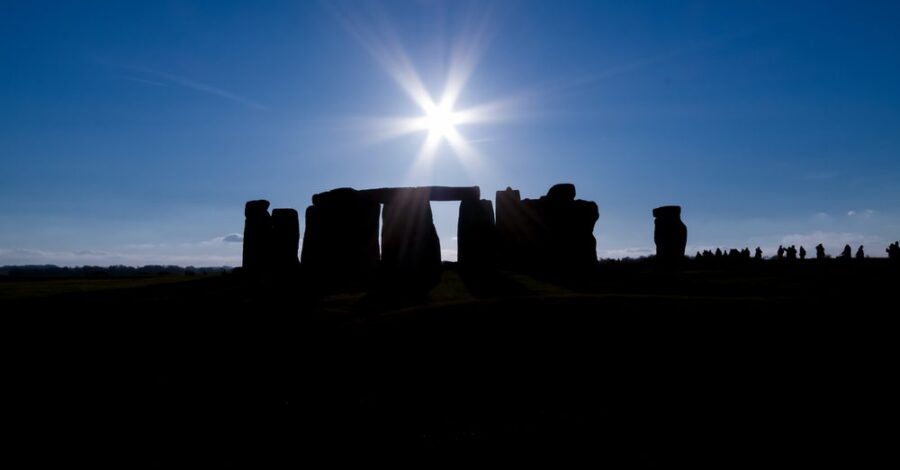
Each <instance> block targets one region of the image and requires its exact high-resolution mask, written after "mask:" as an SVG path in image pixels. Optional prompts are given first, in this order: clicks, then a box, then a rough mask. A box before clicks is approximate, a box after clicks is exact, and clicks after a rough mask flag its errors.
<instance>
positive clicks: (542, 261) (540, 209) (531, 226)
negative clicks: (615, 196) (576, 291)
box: [497, 184, 599, 272]
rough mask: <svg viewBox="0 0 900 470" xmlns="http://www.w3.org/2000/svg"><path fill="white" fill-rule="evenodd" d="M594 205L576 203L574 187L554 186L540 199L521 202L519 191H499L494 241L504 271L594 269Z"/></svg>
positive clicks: (595, 215) (595, 250) (595, 260)
mask: <svg viewBox="0 0 900 470" xmlns="http://www.w3.org/2000/svg"><path fill="white" fill-rule="evenodd" d="M598 218H599V211H598V209H597V204H596V203H594V202H591V201H583V200H575V186H574V185H571V184H558V185H555V186H553V187H552V188H550V191H548V194H547V195H546V196H543V197H541V198H540V199H524V200H521V199H520V196H519V191H517V190H513V189H511V188H507V189H506V190H505V191H497V235H498V239H499V247H500V253H501V258H502V262H503V264H504V265H506V266H514V267H526V268H536V269H551V270H554V271H556V272H569V271H573V270H583V269H590V268H593V267H594V266H596V263H597V240H596V239H595V238H594V224H596V222H597V219H598Z"/></svg>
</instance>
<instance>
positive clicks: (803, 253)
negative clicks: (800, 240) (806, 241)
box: [800, 246, 806, 259]
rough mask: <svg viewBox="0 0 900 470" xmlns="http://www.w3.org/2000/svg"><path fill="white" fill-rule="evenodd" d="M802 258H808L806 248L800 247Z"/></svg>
mask: <svg viewBox="0 0 900 470" xmlns="http://www.w3.org/2000/svg"><path fill="white" fill-rule="evenodd" d="M800 259H806V248H803V247H802V246H801V247H800Z"/></svg>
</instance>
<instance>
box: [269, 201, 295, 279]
mask: <svg viewBox="0 0 900 470" xmlns="http://www.w3.org/2000/svg"><path fill="white" fill-rule="evenodd" d="M299 248H300V220H299V217H298V216H297V211H296V210H294V209H273V210H272V264H273V267H274V268H275V269H277V270H279V271H294V270H296V269H297V268H299V267H300V260H299V259H298V258H297V250H298V249H299Z"/></svg>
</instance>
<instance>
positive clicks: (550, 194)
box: [547, 183, 575, 202]
mask: <svg viewBox="0 0 900 470" xmlns="http://www.w3.org/2000/svg"><path fill="white" fill-rule="evenodd" d="M547 199H549V200H551V201H560V202H569V201H574V200H575V185H574V184H572V183H560V184H554V185H553V186H551V187H550V190H549V191H547Z"/></svg>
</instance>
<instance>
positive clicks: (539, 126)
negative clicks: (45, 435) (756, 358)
mask: <svg viewBox="0 0 900 470" xmlns="http://www.w3.org/2000/svg"><path fill="white" fill-rule="evenodd" d="M461 65H467V66H469V67H468V68H466V67H461ZM461 69H462V70H464V71H466V72H468V73H465V74H464V76H465V77H466V78H467V80H465V81H464V86H461V88H460V93H459V97H458V100H457V102H456V105H455V107H454V111H458V110H462V109H467V108H472V107H479V106H482V105H489V106H488V109H489V111H490V112H486V113H485V115H484V116H482V117H483V118H484V119H480V120H479V121H480V122H471V123H467V124H460V125H459V126H458V127H457V129H458V132H459V135H460V138H461V139H462V142H463V143H464V144H465V148H466V151H464V152H461V151H459V149H458V148H456V147H454V146H453V145H450V143H449V141H447V140H443V141H440V140H439V141H438V144H437V146H436V148H434V149H433V151H432V152H430V154H429V155H428V156H427V165H426V166H427V169H426V170H423V169H422V168H423V167H422V165H421V164H422V160H420V159H421V158H422V147H423V142H424V141H425V139H426V136H427V132H426V131H422V130H420V131H413V132H408V133H406V134H403V135H399V136H397V137H394V138H384V137H385V133H386V132H389V131H390V129H389V128H388V127H389V126H388V124H390V123H391V122H393V121H395V120H397V118H404V117H406V118H418V117H421V116H422V115H423V114H424V112H423V111H422V109H420V107H419V106H418V105H417V104H416V102H415V100H413V99H411V98H410V96H409V95H410V94H409V93H408V87H407V88H404V86H403V84H404V79H405V78H409V76H410V74H411V71H413V72H414V75H415V76H416V77H418V79H419V82H420V83H421V84H422V86H423V88H424V89H426V90H427V92H428V94H429V95H430V96H431V97H432V98H433V99H434V100H435V101H438V100H440V99H441V97H442V96H443V94H444V91H445V88H446V85H447V82H448V76H453V73H454V72H455V71H458V70H461ZM0 72H2V73H0V264H22V263H56V264H68V265H77V264H114V263H115V264H118V263H122V264H145V263H166V264H169V263H172V264H185V265H186V264H194V265H222V264H229V265H236V264H239V262H240V243H238V242H229V241H226V238H228V236H229V235H231V234H235V233H240V232H241V231H242V225H243V203H244V201H246V200H249V199H257V198H266V199H269V200H270V201H272V203H273V206H274V207H295V208H297V209H299V210H300V211H301V213H302V210H303V209H304V208H305V206H307V205H308V204H309V201H310V197H311V195H312V194H313V193H315V192H320V191H323V190H327V189H331V188H335V187H341V186H352V187H356V188H369V187H382V186H398V185H427V184H440V185H465V186H471V185H478V186H480V187H481V188H482V194H484V195H485V197H490V198H493V192H494V191H496V190H498V189H503V188H506V187H507V186H512V187H514V188H518V189H520V190H521V191H522V193H523V196H526V197H538V196H540V195H542V194H544V193H545V192H546V190H547V188H549V187H550V186H551V185H552V184H554V183H558V182H572V183H575V184H576V186H577V189H578V196H579V197H580V198H583V199H589V200H594V201H596V202H597V203H598V205H599V206H600V220H599V221H598V223H597V226H596V230H595V234H596V236H597V239H598V254H599V255H600V256H601V257H619V256H641V255H644V254H648V253H649V252H650V251H651V250H652V247H653V243H652V223H653V222H652V217H651V214H650V212H651V210H652V208H653V207H656V206H659V205H665V204H680V205H682V206H683V219H684V221H685V222H686V223H687V225H688V229H689V241H688V243H689V250H691V251H695V250H696V249H700V248H704V247H713V246H722V247H743V246H751V247H753V246H757V245H759V246H762V247H763V248H764V250H766V251H770V250H774V248H775V247H777V245H778V244H780V243H796V244H804V245H806V246H807V249H809V248H810V247H811V246H812V245H815V244H816V243H818V242H820V241H821V242H824V243H825V244H826V247H827V248H828V249H829V251H831V252H833V253H834V252H836V251H837V249H838V247H839V246H843V244H844V243H850V244H853V245H858V244H864V245H866V248H867V250H868V251H869V253H870V254H872V255H883V254H884V253H883V250H884V248H885V247H886V246H887V244H888V243H890V242H891V241H894V240H896V239H898V238H900V209H898V203H900V185H898V184H897V182H898V181H900V86H898V85H897V84H898V83H900V4H898V3H896V2H747V3H742V2H716V1H713V2H676V1H659V2H651V1H647V2H602V1H585V2H575V1H561V2H548V1H524V0H523V1H516V2H497V3H489V2H483V1H482V2H469V3H467V2H463V1H453V2H441V1H412V2H400V1H389V2H383V3H379V2H313V1H296V2H274V1H273V2H250V1H247V2H225V1H222V2H167V1H154V2H146V3H145V4H143V5H142V4H140V3H138V2H114V1H110V2H99V1H98V2H62V1H55V2H40V1H27V2H26V1H23V2H15V1H7V2H3V3H2V4H0ZM407 85H408V83H407ZM478 109H483V108H478ZM386 126H387V127H386ZM457 207H458V206H457V205H456V204H454V203H435V204H434V208H435V217H436V221H435V222H436V225H437V227H438V233H439V235H440V236H441V242H442V247H443V248H444V250H445V257H446V258H448V259H452V258H453V257H454V252H455V240H453V239H452V237H453V235H454V232H455V227H456V214H455V211H456V210H457ZM302 224H303V221H302V220H301V226H302ZM231 239H234V237H231Z"/></svg>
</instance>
